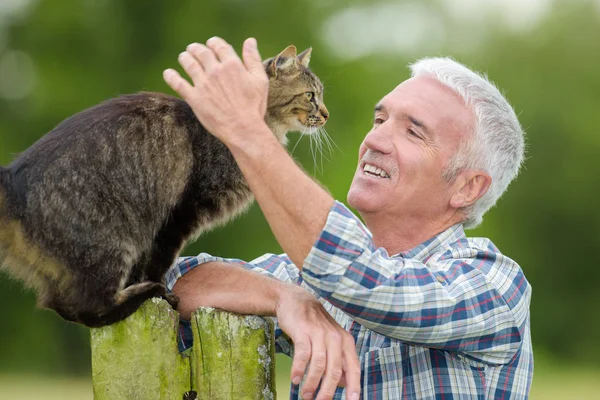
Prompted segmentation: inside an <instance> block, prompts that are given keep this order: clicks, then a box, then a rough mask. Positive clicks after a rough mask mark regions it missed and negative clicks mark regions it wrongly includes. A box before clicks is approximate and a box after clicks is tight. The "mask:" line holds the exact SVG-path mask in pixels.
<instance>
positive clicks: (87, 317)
mask: <svg viewBox="0 0 600 400" xmlns="http://www.w3.org/2000/svg"><path fill="white" fill-rule="evenodd" d="M165 293H166V288H165V286H164V285H162V284H160V283H156V282H149V281H148V282H142V283H136V284H134V285H131V286H129V287H126V288H125V289H123V290H121V291H120V292H118V293H117V294H116V297H115V307H113V308H112V309H110V311H108V312H105V313H102V314H98V313H90V312H81V313H79V314H78V315H77V322H80V323H82V324H84V325H86V326H88V327H100V326H105V325H110V324H114V323H115V322H119V321H122V320H124V319H125V318H127V317H129V316H130V315H131V314H133V313H134V312H135V311H136V310H137V309H138V308H139V307H140V306H141V305H142V303H143V302H145V301H146V300H148V299H150V298H152V297H160V296H164V295H165Z"/></svg>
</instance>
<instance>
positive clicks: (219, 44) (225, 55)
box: [206, 36, 239, 62]
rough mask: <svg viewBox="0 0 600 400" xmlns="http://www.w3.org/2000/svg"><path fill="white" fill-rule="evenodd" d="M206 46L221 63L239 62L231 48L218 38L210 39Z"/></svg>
mask: <svg viewBox="0 0 600 400" xmlns="http://www.w3.org/2000/svg"><path fill="white" fill-rule="evenodd" d="M206 45H207V46H208V47H209V48H210V49H211V50H212V51H213V52H214V54H215V55H216V57H217V58H218V59H219V60H220V61H221V62H225V61H228V60H236V59H237V60H239V57H238V55H237V53H236V52H235V50H233V47H231V45H230V44H229V43H227V42H226V41H225V40H223V39H221V38H220V37H218V36H214V37H211V38H210V39H208V40H207V41H206Z"/></svg>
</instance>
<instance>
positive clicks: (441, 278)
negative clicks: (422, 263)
mask: <svg viewBox="0 0 600 400" xmlns="http://www.w3.org/2000/svg"><path fill="white" fill-rule="evenodd" d="M435 278H436V279H437V280H438V282H439V283H446V280H445V279H444V277H443V276H440V275H438V276H436V277H435Z"/></svg>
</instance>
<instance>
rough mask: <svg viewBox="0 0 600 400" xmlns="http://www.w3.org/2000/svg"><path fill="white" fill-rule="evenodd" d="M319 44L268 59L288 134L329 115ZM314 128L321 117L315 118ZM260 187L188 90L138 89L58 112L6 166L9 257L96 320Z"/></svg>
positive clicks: (44, 300) (1, 259)
mask: <svg viewBox="0 0 600 400" xmlns="http://www.w3.org/2000/svg"><path fill="white" fill-rule="evenodd" d="M310 54H311V49H308V50H306V51H304V52H302V53H301V54H298V55H297V54H296V48H295V47H294V46H289V47H287V48H286V49H285V50H284V51H282V52H281V53H280V54H279V55H277V56H276V57H273V58H270V59H268V60H266V61H264V66H265V70H266V72H267V74H268V76H269V99H268V107H267V112H266V115H265V120H266V122H267V124H268V125H269V127H270V128H271V130H272V131H273V133H274V134H275V136H276V137H277V138H278V139H279V141H280V142H281V143H282V144H285V141H286V139H285V135H286V133H287V132H288V131H292V130H311V129H310V128H318V127H320V126H322V125H323V124H324V123H325V121H326V120H327V118H328V111H327V108H326V107H325V105H324V104H323V97H322V93H323V85H322V84H321V82H320V81H319V78H318V77H317V76H315V74H313V73H312V72H311V70H310V69H309V68H308V64H309V60H310ZM312 130H314V129H312ZM252 200H253V196H252V194H251V192H250V190H249V188H248V185H247V183H246V182H245V180H244V178H243V176H242V174H241V172H240V170H239V168H238V166H237V164H236V163H235V161H234V159H233V157H232V155H231V153H230V152H229V150H228V149H227V148H226V147H225V146H224V145H223V144H222V143H221V142H220V141H219V140H218V139H216V138H215V137H214V136H212V135H211V134H209V133H208V132H207V131H206V129H204V127H203V126H202V125H201V124H200V123H199V122H198V120H197V119H196V117H195V116H194V113H193V112H192V110H191V109H190V107H189V106H188V104H187V103H185V102H184V101H183V100H181V99H178V98H175V97H172V96H167V95H164V94H159V93H139V94H133V95H125V96H121V97H118V98H115V99H111V100H108V101H106V102H104V103H102V104H99V105H97V106H94V107H92V108H89V109H87V110H85V111H83V112H81V113H79V114H76V115H74V116H72V117H70V118H67V119H66V120H65V121H63V122H62V123H60V124H59V125H58V126H57V127H56V128H54V129H53V130H52V131H51V132H49V133H48V134H46V135H45V136H44V137H42V138H41V139H40V140H39V141H38V142H36V143H35V144H34V145H32V146H31V147H30V148H29V149H27V150H26V151H25V152H23V153H22V154H21V155H20V156H19V157H18V158H17V159H16V160H14V162H12V163H11V164H10V165H9V166H8V167H6V168H2V167H0V267H1V268H2V269H5V270H7V271H8V272H9V274H10V275H12V276H14V277H16V278H18V279H21V280H22V281H24V282H25V284H26V285H27V286H29V287H31V288H33V289H35V290H36V291H37V295H38V306H39V307H42V308H50V309H53V310H55V311H56V312H57V313H58V314H59V315H61V316H62V317H63V318H64V319H66V320H69V321H73V322H78V323H81V324H84V325H86V326H89V327H98V326H103V325H108V324H112V323H114V322H117V321H120V320H122V319H124V318H126V317H127V316H129V315H130V314H131V313H133V312H134V311H135V310H136V309H137V308H138V307H139V306H140V305H141V303H142V302H144V301H145V300H146V299H148V298H150V297H153V296H162V297H164V298H166V299H167V300H169V302H170V303H171V304H172V305H174V306H175V305H176V303H177V299H176V297H175V296H173V295H172V294H169V293H167V292H166V288H165V285H164V275H165V272H166V271H167V269H168V268H169V266H171V265H172V264H173V262H174V260H175V258H176V256H177V255H178V254H179V252H180V251H181V250H182V248H183V247H184V246H185V244H186V243H189V242H190V241H192V240H194V239H195V238H197V237H198V235H200V234H201V233H203V232H206V231H207V230H209V229H210V228H212V227H214V226H216V225H219V224H223V223H225V222H226V221H228V220H230V219H231V218H233V217H234V216H236V215H238V214H240V213H241V212H243V211H244V210H246V209H247V208H248V207H249V205H250V204H251V202H252Z"/></svg>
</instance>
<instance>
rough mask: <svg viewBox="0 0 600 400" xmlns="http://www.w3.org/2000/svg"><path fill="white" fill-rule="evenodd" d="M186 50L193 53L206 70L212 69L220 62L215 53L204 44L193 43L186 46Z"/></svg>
mask: <svg viewBox="0 0 600 400" xmlns="http://www.w3.org/2000/svg"><path fill="white" fill-rule="evenodd" d="M186 52H187V53H189V54H191V55H192V56H193V57H194V58H195V59H196V62H197V63H198V64H199V65H200V66H201V68H202V69H203V70H204V71H206V72H210V71H212V70H213V69H214V68H215V67H216V66H217V65H218V64H219V60H217V57H216V55H215V53H214V52H213V51H212V50H211V49H209V48H208V47H206V46H205V45H203V44H200V43H192V44H190V45H189V46H188V47H187V48H186ZM182 66H183V65H182Z"/></svg>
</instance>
